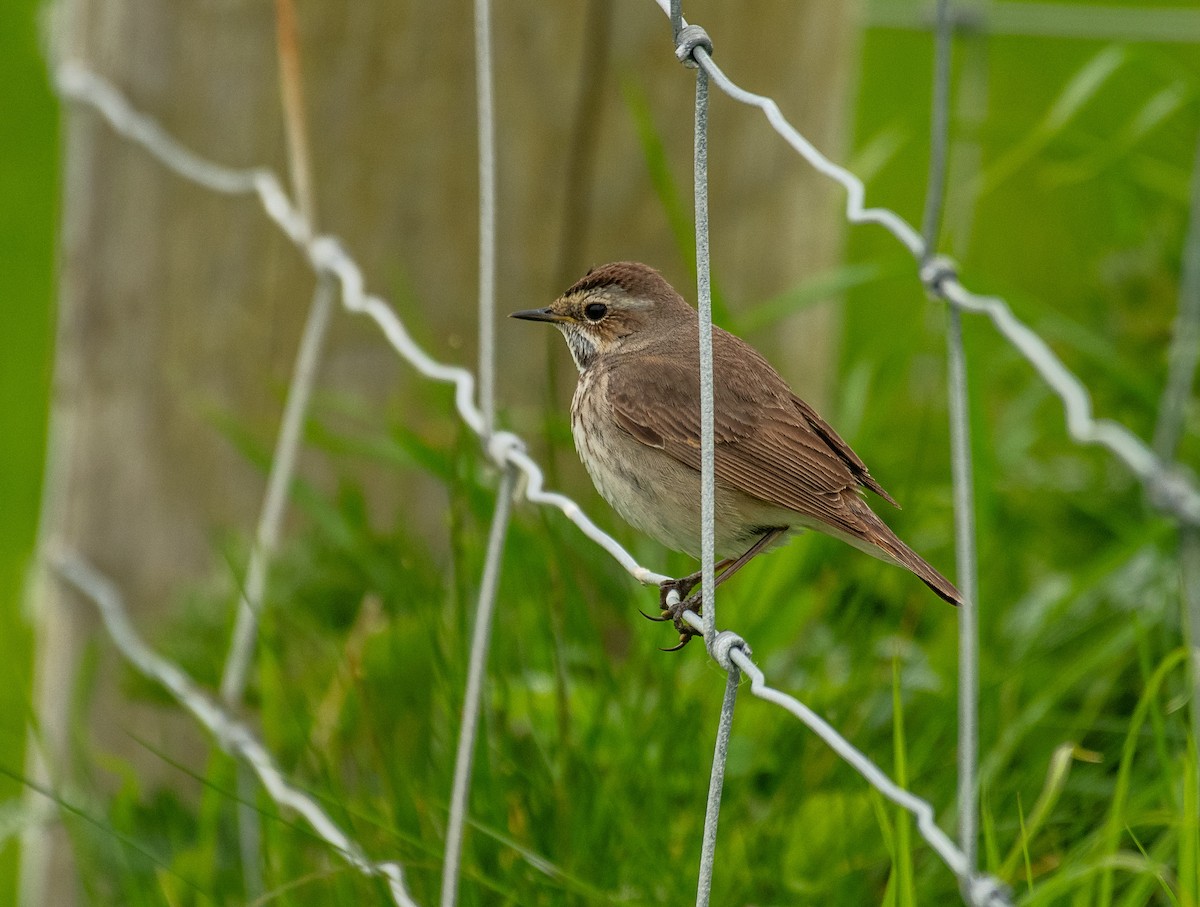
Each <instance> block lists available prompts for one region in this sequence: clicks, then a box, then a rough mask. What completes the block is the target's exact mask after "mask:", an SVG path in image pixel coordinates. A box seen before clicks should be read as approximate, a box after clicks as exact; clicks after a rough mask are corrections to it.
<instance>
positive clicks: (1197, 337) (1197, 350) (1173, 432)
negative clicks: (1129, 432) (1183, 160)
mask: <svg viewBox="0 0 1200 907" xmlns="http://www.w3.org/2000/svg"><path fill="white" fill-rule="evenodd" d="M1180 260H1181V262H1182V265H1181V271H1180V278H1179V308H1178V310H1177V311H1176V314H1175V327H1174V330H1173V332H1172V335H1171V351H1170V359H1169V365H1168V368H1167V382H1166V385H1165V386H1164V388H1163V394H1162V400H1161V402H1160V403H1159V407H1158V422H1157V424H1156V425H1155V426H1154V452H1155V453H1157V454H1158V457H1159V459H1160V460H1162V461H1163V462H1164V463H1169V462H1170V461H1171V460H1173V459H1174V458H1175V452H1176V449H1177V448H1178V447H1179V439H1180V438H1181V437H1182V435H1183V427H1184V422H1185V418H1186V416H1187V407H1188V404H1189V403H1190V402H1191V399H1192V389H1193V388H1194V387H1195V384H1196V365H1197V363H1198V362H1200V142H1197V145H1196V159H1195V163H1194V164H1193V166H1192V193H1191V203H1190V210H1189V213H1188V226H1187V234H1186V236H1185V238H1184V242H1183V255H1182V257H1181V259H1180Z"/></svg>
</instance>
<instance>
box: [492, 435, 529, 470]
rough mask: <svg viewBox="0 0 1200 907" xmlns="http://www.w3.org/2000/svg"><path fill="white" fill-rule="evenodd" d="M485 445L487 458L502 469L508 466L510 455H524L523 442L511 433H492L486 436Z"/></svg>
mask: <svg viewBox="0 0 1200 907" xmlns="http://www.w3.org/2000/svg"><path fill="white" fill-rule="evenodd" d="M486 443H487V453H488V456H489V457H491V458H492V462H493V463H495V464H496V465H497V466H499V467H501V468H502V469H503V468H504V467H506V466H508V455H509V454H510V453H512V452H514V451H515V452H517V453H525V442H524V441H522V440H521V439H520V438H519V437H517V436H516V435H514V434H513V433H512V432H511V431H494V432H492V433H491V434H490V435H488V437H487V442H486Z"/></svg>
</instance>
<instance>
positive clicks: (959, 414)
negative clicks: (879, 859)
mask: <svg viewBox="0 0 1200 907" xmlns="http://www.w3.org/2000/svg"><path fill="white" fill-rule="evenodd" d="M936 15H937V30H936V32H935V40H934V48H935V49H934V67H933V69H934V77H933V92H932V95H933V103H932V110H931V116H930V137H929V177H928V181H927V189H926V194H925V212H924V216H923V217H922V218H921V238H922V240H923V241H924V244H925V251H924V255H923V256H922V264H923V265H926V266H928V265H929V263H930V259H931V257H932V255H933V253H934V252H935V251H936V250H937V246H938V234H939V232H940V229H939V225H940V223H941V219H942V211H943V208H944V200H945V195H946V178H947V173H946V170H947V162H948V156H949V155H948V149H949V144H950V62H951V53H952V49H953V37H954V35H953V25H954V22H953V19H952V18H951V4H950V0H938V3H937V13H936ZM928 273H937V272H928ZM931 289H932V290H933V291H934V292H935V293H936V292H937V291H938V289H939V287H938V286H936V285H935V286H933V287H931ZM946 359H947V381H946V388H947V393H948V395H949V412H950V460H951V473H952V476H953V482H954V544H955V560H956V562H957V565H958V569H957V580H958V586H959V590H960V591H961V592H962V595H963V602H962V605H961V606H960V607H959V613H958V754H957V762H958V779H957V784H958V842H959V846H960V847H961V848H962V851H963V855H964V857H965V858H966V862H967V876H968V877H970V876H973V875H974V874H975V869H976V866H977V865H978V853H977V850H978V839H979V800H978V796H979V795H978V790H977V788H978V782H977V780H976V779H977V776H978V767H979V615H978V607H979V583H978V570H977V568H976V544H975V494H974V469H973V467H972V463H971V419H970V411H969V407H968V405H967V357H966V351H965V350H964V349H963V337H962V314H961V313H960V312H959V310H958V309H957V308H956V307H954V306H953V305H951V306H949V307H948V311H947V325H946ZM963 896H964V897H969V892H968V891H967V890H966V888H964V890H963Z"/></svg>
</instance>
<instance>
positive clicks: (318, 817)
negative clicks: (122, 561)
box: [48, 551, 417, 907]
mask: <svg viewBox="0 0 1200 907" xmlns="http://www.w3.org/2000/svg"><path fill="white" fill-rule="evenodd" d="M48 560H49V565H50V567H51V568H52V569H53V570H54V571H55V572H56V573H57V574H58V575H59V576H60V577H61V578H62V579H63V580H64V581H66V582H67V583H68V584H70V585H71V586H72V587H74V588H75V589H76V591H78V592H79V593H80V594H82V595H83V596H84V597H85V598H87V599H88V600H89V601H91V602H92V603H93V604H94V605H95V606H96V608H97V610H98V611H99V612H100V618H101V620H102V621H103V623H104V627H105V630H106V631H107V632H108V635H109V636H110V637H111V638H112V640H113V642H114V643H115V644H116V646H117V648H118V649H119V650H120V651H121V653H122V654H123V655H124V656H125V658H126V659H127V660H128V661H129V662H130V664H132V665H133V666H134V667H135V668H136V669H137V670H138V671H139V672H140V673H141V674H143V675H144V676H146V677H149V678H152V679H153V680H155V681H157V682H158V683H160V684H162V686H163V687H165V688H166V689H167V691H168V692H170V694H171V695H172V696H173V697H174V699H175V701H176V702H178V703H179V704H180V705H181V706H183V707H184V708H185V709H186V710H187V711H188V712H190V713H191V714H192V717H193V718H195V719H196V721H197V722H199V723H200V724H201V725H202V726H203V727H204V728H205V729H206V730H208V732H209V733H211V734H212V735H213V737H214V739H215V740H216V742H217V745H218V746H219V747H220V748H221V749H222V750H223V751H224V752H226V753H228V754H229V755H231V756H234V757H236V758H237V759H239V760H241V761H242V762H244V763H245V764H246V765H248V766H249V767H250V768H251V769H252V770H253V771H254V773H255V774H256V775H257V776H258V779H259V781H260V782H261V783H262V785H263V787H264V788H265V789H266V790H267V792H268V793H269V794H270V795H271V798H272V799H273V800H274V801H275V802H276V803H278V804H279V805H281V806H284V807H287V808H289V809H292V810H295V811H296V812H297V813H299V814H300V815H301V816H303V817H304V820H305V822H307V823H308V825H309V827H310V828H312V830H313V831H314V832H315V833H316V834H317V836H318V837H320V838H321V840H323V841H324V842H325V843H326V844H328V845H329V846H330V847H332V848H333V850H334V851H335V852H337V854H338V855H339V856H340V857H341V858H342V859H343V860H345V861H346V863H348V864H349V865H350V866H351V867H353V868H354V869H356V870H357V871H358V872H360V873H362V874H363V875H365V876H368V877H372V878H382V879H383V880H384V881H385V882H386V883H387V886H388V891H389V892H390V893H391V896H392V901H393V902H394V903H395V904H396V905H397V907H417V903H416V901H414V900H413V899H412V896H411V895H410V894H409V892H408V888H407V886H406V884H405V881H404V869H403V868H402V867H401V866H400V864H399V863H396V862H375V861H372V860H370V859H369V858H368V857H367V856H366V854H365V853H364V852H363V850H362V848H361V847H360V846H359V845H358V844H357V843H355V842H354V841H353V840H352V839H351V838H350V837H349V836H348V835H347V834H346V833H345V832H344V831H343V830H342V829H341V828H340V827H339V826H338V824H337V823H336V822H334V820H333V819H332V818H331V817H330V816H329V815H328V813H326V812H325V810H323V809H322V808H321V806H320V805H319V804H318V803H317V802H316V801H315V800H313V798H312V797H310V796H309V795H308V794H306V793H305V792H304V791H302V790H300V789H299V788H298V787H296V786H295V785H293V784H291V783H289V782H288V780H287V779H286V778H285V777H284V775H283V772H282V771H280V769H279V767H278V766H277V765H276V764H275V760H274V759H273V758H272V757H271V754H270V752H269V751H268V750H267V748H266V747H265V746H263V744H262V743H261V742H260V741H259V740H258V738H257V737H255V736H254V734H253V733H252V732H251V731H250V729H249V728H247V727H246V726H245V725H244V724H241V723H240V722H238V721H237V720H236V719H235V718H234V717H233V716H232V715H231V714H230V713H229V712H228V711H227V710H226V709H225V708H224V707H223V706H222V705H221V704H219V703H218V702H217V701H216V700H214V699H213V698H212V697H210V696H209V695H208V694H206V693H205V692H204V691H203V690H202V689H201V688H200V686H199V684H197V683H196V682H195V681H194V680H192V678H191V677H189V676H188V675H187V674H186V673H184V671H183V670H182V669H181V668H180V667H179V666H178V665H176V664H175V663H174V662H171V661H168V660H167V659H165V658H163V657H162V656H160V655H159V654H158V653H156V652H154V651H153V650H152V649H151V648H150V647H149V646H147V645H146V643H145V642H143V641H142V639H141V637H139V636H138V635H137V632H136V631H135V630H134V628H133V625H132V624H131V623H130V621H129V618H128V617H127V616H126V608H125V605H124V602H123V601H122V598H121V594H120V592H119V591H118V590H117V588H116V586H114V585H113V584H112V583H111V582H110V581H109V580H108V578H107V577H105V576H103V575H102V574H101V573H99V572H98V571H97V570H96V569H95V568H94V567H93V566H92V565H91V564H89V563H88V562H87V561H85V560H83V558H82V557H81V556H80V555H78V554H76V553H75V552H71V551H64V552H56V553H52V554H51V555H50V556H49V558H48Z"/></svg>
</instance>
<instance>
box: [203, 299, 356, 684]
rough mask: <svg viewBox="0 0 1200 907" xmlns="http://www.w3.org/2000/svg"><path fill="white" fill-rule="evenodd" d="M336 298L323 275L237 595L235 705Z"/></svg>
mask: <svg viewBox="0 0 1200 907" xmlns="http://www.w3.org/2000/svg"><path fill="white" fill-rule="evenodd" d="M336 299H337V293H336V285H335V283H334V281H333V280H332V279H330V278H329V277H328V276H326V275H321V276H319V277H318V278H317V284H316V287H315V288H314V289H313V297H312V303H311V305H310V306H309V310H308V318H307V320H306V321H305V324H304V333H303V335H302V336H301V339H300V349H299V351H298V352H297V354H296V364H295V366H294V367H293V370H292V379H291V381H290V382H289V383H288V390H287V397H286V399H285V400H284V405H283V418H282V419H281V420H280V423H279V435H278V437H277V438H276V439H275V450H274V453H273V454H272V456H271V467H270V469H269V471H268V473H267V491H266V494H265V495H264V496H263V504H262V511H261V513H260V514H259V518H258V528H257V530H256V532H255V538H254V547H253V549H252V550H251V552H250V562H249V564H248V565H247V567H246V578H245V580H244V581H243V583H242V594H241V597H240V598H239V600H238V611H237V619H236V622H235V625H234V631H233V637H232V641H231V642H230V645H229V652H228V654H227V655H226V659H225V669H224V671H223V673H222V675H221V699H222V700H223V701H224V702H225V703H226V704H228V705H230V706H237V705H238V704H239V703H240V702H241V701H242V696H243V695H244V693H245V691H246V683H247V681H248V679H249V674H250V666H251V664H252V663H253V660H254V644H255V641H256V639H257V637H258V618H259V615H260V614H261V612H262V605H263V596H264V594H265V593H266V583H267V572H268V570H269V567H270V562H271V558H272V556H273V555H274V553H275V549H276V548H277V547H278V545H279V537H280V535H281V533H282V530H283V518H284V514H285V512H286V508H287V498H288V490H289V489H290V487H291V484H292V477H293V476H294V475H295V474H296V459H297V457H298V455H299V450H300V441H301V435H302V434H303V431H304V419H305V416H306V415H307V413H308V404H309V401H310V400H311V399H312V392H313V387H314V386H315V384H316V380H317V373H318V370H319V368H320V364H321V351H322V350H323V349H324V346H325V335H326V333H327V331H328V328H329V321H330V317H331V315H332V314H333V306H334V303H335V302H336Z"/></svg>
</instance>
